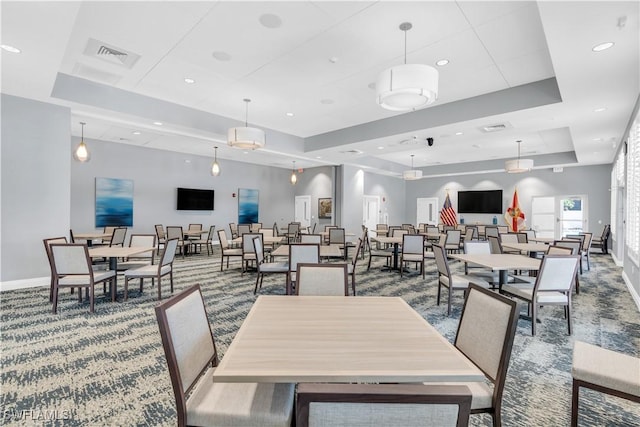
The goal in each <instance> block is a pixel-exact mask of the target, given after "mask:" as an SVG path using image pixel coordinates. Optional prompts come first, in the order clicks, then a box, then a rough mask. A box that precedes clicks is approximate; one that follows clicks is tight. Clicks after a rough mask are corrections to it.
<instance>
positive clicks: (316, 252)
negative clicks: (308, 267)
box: [287, 243, 320, 295]
mask: <svg viewBox="0 0 640 427" xmlns="http://www.w3.org/2000/svg"><path fill="white" fill-rule="evenodd" d="M299 263H312V264H318V263H320V245H317V244H314V243H292V244H290V245H289V274H287V294H288V295H293V292H294V288H295V283H296V273H297V271H298V264H299Z"/></svg>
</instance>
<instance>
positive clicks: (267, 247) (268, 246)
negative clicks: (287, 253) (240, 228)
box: [252, 228, 277, 258]
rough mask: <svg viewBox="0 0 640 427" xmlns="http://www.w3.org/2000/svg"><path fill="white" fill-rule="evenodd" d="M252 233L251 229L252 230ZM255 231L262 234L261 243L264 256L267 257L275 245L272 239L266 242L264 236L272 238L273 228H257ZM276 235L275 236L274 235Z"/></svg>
mask: <svg viewBox="0 0 640 427" xmlns="http://www.w3.org/2000/svg"><path fill="white" fill-rule="evenodd" d="M252 233H253V231H252ZM257 233H260V234H262V245H263V250H264V253H265V258H269V257H270V256H271V252H272V251H273V249H274V248H275V247H276V246H277V244H276V243H273V241H270V242H267V241H266V238H273V237H274V234H273V228H259V229H258V231H257ZM276 237H277V236H276Z"/></svg>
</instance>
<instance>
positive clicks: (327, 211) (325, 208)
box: [318, 198, 333, 218]
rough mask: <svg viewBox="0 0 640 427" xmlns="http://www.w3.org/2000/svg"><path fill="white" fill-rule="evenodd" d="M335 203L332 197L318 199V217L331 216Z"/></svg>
mask: <svg viewBox="0 0 640 427" xmlns="http://www.w3.org/2000/svg"><path fill="white" fill-rule="evenodd" d="M332 212H333V205H332V203H331V199H330V198H327V199H318V218H331V213H332Z"/></svg>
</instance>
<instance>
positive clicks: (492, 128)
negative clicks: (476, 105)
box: [480, 123, 513, 133]
mask: <svg viewBox="0 0 640 427" xmlns="http://www.w3.org/2000/svg"><path fill="white" fill-rule="evenodd" d="M512 127H513V126H511V124H509V123H493V124H490V125H486V126H482V127H480V130H481V131H482V132H486V133H491V132H500V131H502V130H505V129H510V128H512Z"/></svg>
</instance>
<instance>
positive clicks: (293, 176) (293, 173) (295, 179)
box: [290, 160, 298, 185]
mask: <svg viewBox="0 0 640 427" xmlns="http://www.w3.org/2000/svg"><path fill="white" fill-rule="evenodd" d="M290 180H291V185H296V182H298V177H297V176H296V161H295V160H294V161H293V168H291V179H290Z"/></svg>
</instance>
